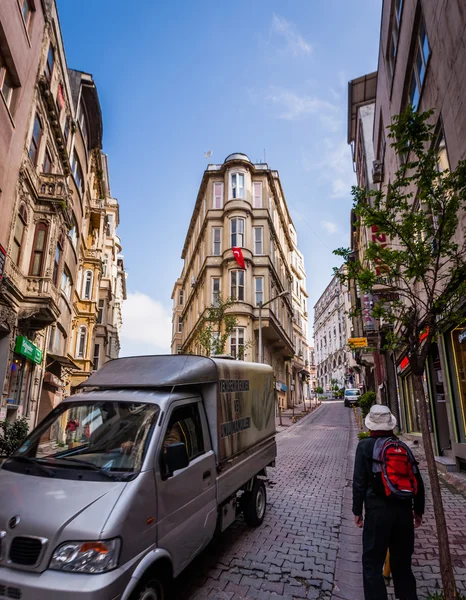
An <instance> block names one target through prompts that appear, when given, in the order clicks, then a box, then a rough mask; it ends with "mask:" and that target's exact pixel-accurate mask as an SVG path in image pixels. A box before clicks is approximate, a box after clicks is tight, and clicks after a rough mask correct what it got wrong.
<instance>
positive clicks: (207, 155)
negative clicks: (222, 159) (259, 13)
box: [204, 150, 212, 158]
mask: <svg viewBox="0 0 466 600" xmlns="http://www.w3.org/2000/svg"><path fill="white" fill-rule="evenodd" d="M211 156H212V150H207V152H204V158H210V157H211Z"/></svg>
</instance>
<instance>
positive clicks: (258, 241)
mask: <svg viewBox="0 0 466 600" xmlns="http://www.w3.org/2000/svg"><path fill="white" fill-rule="evenodd" d="M263 232H264V230H263V228H262V227H254V254H264V243H263Z"/></svg>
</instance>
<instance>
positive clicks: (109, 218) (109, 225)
mask: <svg viewBox="0 0 466 600" xmlns="http://www.w3.org/2000/svg"><path fill="white" fill-rule="evenodd" d="M106 235H107V236H108V237H111V236H112V235H113V215H107V227H106Z"/></svg>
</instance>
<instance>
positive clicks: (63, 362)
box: [47, 352, 80, 371]
mask: <svg viewBox="0 0 466 600" xmlns="http://www.w3.org/2000/svg"><path fill="white" fill-rule="evenodd" d="M52 362H57V363H58V364H59V365H60V366H61V367H63V368H64V369H76V370H78V371H79V370H80V368H79V367H78V365H77V364H76V363H75V362H73V361H72V360H71V359H70V358H68V357H67V356H60V355H59V354H52V353H51V352H47V363H48V364H49V365H50V363H52Z"/></svg>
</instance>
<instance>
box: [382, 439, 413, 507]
mask: <svg viewBox="0 0 466 600" xmlns="http://www.w3.org/2000/svg"><path fill="white" fill-rule="evenodd" d="M417 464H418V463H417V462H416V459H415V458H414V455H413V453H412V452H411V450H410V449H409V448H408V446H407V445H406V444H405V443H404V442H402V441H401V440H399V439H398V438H396V437H390V438H377V439H376V441H375V444H374V450H373V452H372V472H373V473H374V474H377V473H380V475H381V477H382V483H383V488H384V491H385V495H386V496H388V497H395V498H402V499H410V498H414V496H415V495H416V494H417V488H418V485H417V479H416V474H417V473H419V470H418V467H417Z"/></svg>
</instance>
